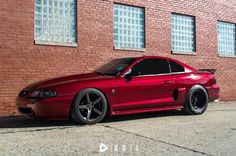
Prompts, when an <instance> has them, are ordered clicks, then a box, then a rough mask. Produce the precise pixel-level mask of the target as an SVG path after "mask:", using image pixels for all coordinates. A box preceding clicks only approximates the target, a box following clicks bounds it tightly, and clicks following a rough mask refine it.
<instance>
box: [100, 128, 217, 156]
mask: <svg viewBox="0 0 236 156" xmlns="http://www.w3.org/2000/svg"><path fill="white" fill-rule="evenodd" d="M101 126H103V127H105V128H110V129H113V130H116V131H120V132H123V133H126V134H131V135H135V136H137V137H142V138H145V139H149V140H152V141H155V142H160V143H163V144H167V145H170V146H174V147H177V148H181V149H184V150H188V151H191V152H194V153H199V154H202V155H207V156H213V155H212V154H208V153H205V152H202V151H198V150H195V149H192V148H188V147H184V146H180V145H177V144H174V143H169V142H166V141H163V140H159V139H154V138H151V137H147V136H143V135H141V134H137V133H133V132H129V131H125V130H123V129H119V128H115V127H111V126H108V125H101Z"/></svg>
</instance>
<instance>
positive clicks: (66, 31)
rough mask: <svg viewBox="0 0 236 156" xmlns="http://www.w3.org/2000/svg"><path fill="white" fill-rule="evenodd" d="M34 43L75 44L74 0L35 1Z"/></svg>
mask: <svg viewBox="0 0 236 156" xmlns="http://www.w3.org/2000/svg"><path fill="white" fill-rule="evenodd" d="M34 27H35V28H34V30H35V35H34V36H35V41H39V42H44V43H59V44H60V43H76V0H35V24H34Z"/></svg>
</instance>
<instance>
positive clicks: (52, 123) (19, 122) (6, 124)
mask: <svg viewBox="0 0 236 156" xmlns="http://www.w3.org/2000/svg"><path fill="white" fill-rule="evenodd" d="M182 115H184V114H183V113H182V112H181V111H178V110H174V111H163V112H152V113H142V114H133V115H121V116H112V117H106V118H105V119H104V120H103V121H102V123H111V122H122V121H128V120H140V119H145V118H161V117H167V116H182ZM70 126H82V125H77V124H76V123H75V122H73V121H71V120H38V119H34V118H30V117H25V116H13V117H0V129H4V128H41V127H42V128H43V127H70Z"/></svg>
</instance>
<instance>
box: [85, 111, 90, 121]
mask: <svg viewBox="0 0 236 156" xmlns="http://www.w3.org/2000/svg"><path fill="white" fill-rule="evenodd" d="M90 116H91V110H89V109H88V114H87V118H86V119H87V120H88V121H89V120H90Z"/></svg>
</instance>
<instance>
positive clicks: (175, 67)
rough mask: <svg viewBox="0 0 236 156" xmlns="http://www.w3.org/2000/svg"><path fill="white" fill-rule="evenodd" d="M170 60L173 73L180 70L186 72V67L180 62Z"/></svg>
mask: <svg viewBox="0 0 236 156" xmlns="http://www.w3.org/2000/svg"><path fill="white" fill-rule="evenodd" d="M169 62H170V67H171V72H172V73H179V72H184V67H183V66H181V65H180V64H178V63H176V62H173V61H169Z"/></svg>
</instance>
